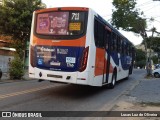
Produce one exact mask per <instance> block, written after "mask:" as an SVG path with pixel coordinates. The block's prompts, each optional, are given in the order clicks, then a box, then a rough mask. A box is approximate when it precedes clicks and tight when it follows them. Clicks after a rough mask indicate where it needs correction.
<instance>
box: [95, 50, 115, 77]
mask: <svg viewBox="0 0 160 120" xmlns="http://www.w3.org/2000/svg"><path fill="white" fill-rule="evenodd" d="M105 52H106V51H105V49H102V48H96V63H95V76H98V75H103V74H106V72H107V70H106V68H107V60H106V58H105ZM109 73H113V66H112V64H111V63H110V66H109Z"/></svg>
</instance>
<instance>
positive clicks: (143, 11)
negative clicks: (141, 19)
mask: <svg viewBox="0 0 160 120" xmlns="http://www.w3.org/2000/svg"><path fill="white" fill-rule="evenodd" d="M158 6H159V5H156V6H153V7H151V8H149V9H147V10H144V11H143V12H146V11H149V10H151V9H154V8H155V7H158Z"/></svg>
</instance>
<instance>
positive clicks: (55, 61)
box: [29, 7, 134, 88]
mask: <svg viewBox="0 0 160 120" xmlns="http://www.w3.org/2000/svg"><path fill="white" fill-rule="evenodd" d="M133 61H134V46H133V44H132V43H131V42H130V41H129V40H128V39H127V38H126V37H124V36H123V35H122V34H121V33H120V32H118V30H116V29H115V28H114V27H113V26H111V25H110V24H109V23H108V22H107V21H105V20H104V19H103V18H102V17H101V16H100V15H98V14H97V13H96V12H95V11H94V10H92V9H91V8H85V7H61V8H47V9H41V10H37V11H34V13H33V19H32V27H31V36H30V51H29V77H31V78H35V79H39V80H49V81H52V82H53V81H54V82H62V83H71V84H79V85H89V86H103V85H108V86H109V87H110V88H114V86H115V84H116V82H117V81H119V80H121V79H124V78H128V77H129V75H130V74H132V70H133Z"/></svg>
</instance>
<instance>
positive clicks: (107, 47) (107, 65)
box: [103, 27, 111, 83]
mask: <svg viewBox="0 0 160 120" xmlns="http://www.w3.org/2000/svg"><path fill="white" fill-rule="evenodd" d="M105 29H107V30H105V35H104V39H105V60H104V63H105V65H104V75H105V76H104V80H103V83H108V79H109V71H110V42H109V41H110V39H111V30H110V29H109V28H108V27H106V28H105Z"/></svg>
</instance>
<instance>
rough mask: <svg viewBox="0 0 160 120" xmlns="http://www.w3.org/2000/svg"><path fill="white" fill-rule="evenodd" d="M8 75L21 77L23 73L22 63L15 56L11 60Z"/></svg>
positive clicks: (14, 77) (15, 77)
mask: <svg viewBox="0 0 160 120" xmlns="http://www.w3.org/2000/svg"><path fill="white" fill-rule="evenodd" d="M9 64H10V69H9V75H10V78H11V79H22V77H23V75H24V68H23V67H24V64H23V62H22V60H21V59H20V58H19V57H18V56H15V58H14V59H13V60H12V61H11V63H9Z"/></svg>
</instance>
